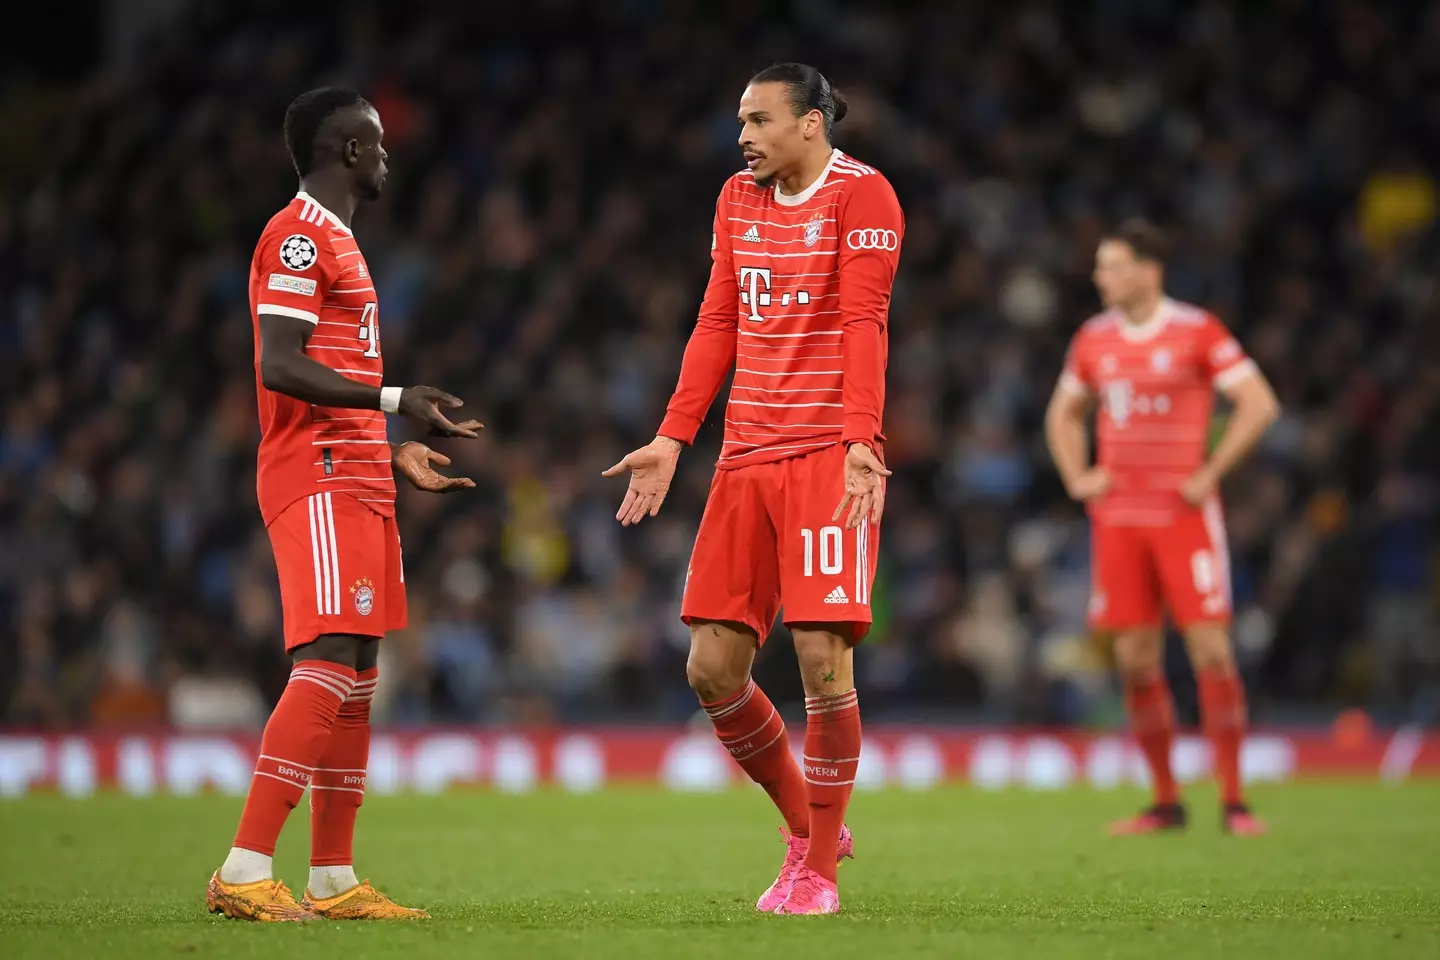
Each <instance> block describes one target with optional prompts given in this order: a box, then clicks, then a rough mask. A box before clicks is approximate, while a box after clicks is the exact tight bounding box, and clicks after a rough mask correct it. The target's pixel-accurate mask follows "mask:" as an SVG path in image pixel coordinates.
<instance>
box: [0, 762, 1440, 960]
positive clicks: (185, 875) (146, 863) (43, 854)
mask: <svg viewBox="0 0 1440 960" xmlns="http://www.w3.org/2000/svg"><path fill="white" fill-rule="evenodd" d="M1256 799H1257V801H1258V804H1259V806H1260V807H1261V809H1262V810H1263V812H1264V813H1265V814H1266V815H1267V816H1268V818H1269V819H1270V821H1271V825H1272V827H1273V828H1274V833H1273V834H1272V835H1271V836H1269V837H1266V838H1262V839H1258V840H1235V839H1231V838H1227V837H1224V836H1222V835H1221V834H1220V832H1219V830H1218V827H1217V825H1216V822H1215V818H1214V816H1213V810H1214V802H1215V800H1214V795H1213V793H1209V794H1207V793H1203V792H1200V791H1195V792H1193V793H1192V796H1191V800H1192V806H1191V810H1192V815H1194V818H1195V823H1194V826H1192V828H1191V830H1190V832H1189V833H1188V834H1186V835H1183V836H1167V837H1146V838H1135V839H1128V840H1110V839H1107V838H1105V837H1104V836H1103V830H1102V827H1103V824H1104V823H1105V822H1106V820H1107V819H1108V818H1110V817H1112V816H1114V815H1118V814H1121V813H1125V812H1129V811H1130V810H1131V809H1133V808H1134V807H1136V806H1138V805H1139V804H1140V803H1141V802H1142V800H1143V798H1142V797H1141V796H1139V795H1138V794H1133V793H1095V792H1088V791H1073V792H1064V793H1050V794H1034V793H979V792H973V791H968V790H946V791H939V792H933V793H923V794H907V793H901V792H883V793H862V794H858V795H857V796H856V800H855V803H854V805H853V808H852V812H851V817H850V823H851V825H852V827H853V828H854V830H855V834H856V842H857V847H858V853H859V859H858V860H856V861H853V862H850V863H847V864H846V865H845V866H844V867H842V868H841V890H842V894H843V896H844V911H845V912H844V913H843V914H842V915H841V916H839V917H823V918H782V917H772V916H758V915H756V914H755V913H754V911H753V909H752V905H753V903H754V900H755V897H756V896H757V895H758V894H759V893H760V891H761V890H762V889H764V887H765V886H766V884H767V883H768V882H769V881H770V880H771V878H772V877H773V876H774V871H775V870H776V868H777V867H778V866H779V862H780V859H781V857H782V855H783V852H784V849H783V847H782V846H781V844H780V842H779V838H778V835H777V834H776V833H775V832H774V831H775V827H774V823H775V817H774V815H773V813H771V811H770V810H769V809H768V805H767V801H766V800H765V798H764V796H763V795H761V794H760V793H759V792H758V791H753V790H746V791H737V792H732V793H725V794H718V795H688V796H676V795H667V794H662V793H659V792H651V791H643V790H633V791H619V790H616V791H610V792H606V793H602V794H597V795H590V796H571V795H563V794H552V793H544V794H533V795H527V796H501V795H491V794H478V793H469V794H466V793H460V794H451V795H447V796H442V797H375V798H372V799H371V800H370V801H369V802H368V803H367V804H366V806H365V809H364V810H363V811H362V813H361V819H360V840H359V843H358V848H357V854H358V856H359V860H360V863H359V868H360V871H361V874H362V876H368V877H370V878H372V879H373V880H374V881H375V882H376V885H377V886H379V887H381V889H383V890H386V891H388V892H390V893H392V894H394V895H395V896H396V897H397V898H399V899H401V900H403V901H405V902H412V903H416V904H420V905H424V906H427V907H429V908H430V909H431V910H432V911H433V912H434V914H435V920H433V921H431V922H429V923H426V924H409V925H389V926H381V925H369V926H367V925H363V924H338V923H330V924H312V925H309V926H305V927H291V926H288V925H287V926H268V925H267V926H259V925H252V924H244V923H237V922H233V921H224V920H220V919H218V918H212V917H210V916H208V915H207V914H206V913H205V911H204V892H205V881H206V879H207V878H208V877H209V875H210V872H211V871H212V870H213V869H214V868H215V866H216V865H217V863H218V862H219V860H220V858H221V857H222V856H223V854H224V852H225V849H226V848H227V847H228V846H229V840H230V836H231V833H232V831H233V828H234V821H235V818H236V816H237V814H238V812H239V803H238V802H237V801H236V800H234V799H229V798H226V799H220V798H214V797H210V798H193V799H175V798H165V799H148V800H133V799H125V798H120V797H104V798H99V799H95V800H90V801H67V800H63V799H60V798H56V797H35V798H30V799H25V800H19V801H0V956H4V957H6V958H22V957H46V958H55V957H59V958H63V957H93V958H96V960H99V958H105V960H110V958H130V957H144V958H147V960H156V958H164V957H169V956H173V955H188V954H194V955H197V956H202V957H262V958H266V960H274V958H277V957H298V956H316V957H378V958H389V957H404V958H406V960H421V958H428V957H447V958H448V957H471V956H475V957H533V956H539V957H547V958H558V957H586V958H602V960H603V958H625V960H639V958H646V957H666V958H691V957H724V958H733V957H751V956H753V957H766V958H770V957H779V956H783V955H785V954H786V952H787V951H789V952H790V953H791V954H792V955H795V956H806V957H809V956H814V957H817V958H822V960H829V958H837V957H866V958H875V957H879V958H884V960H891V958H898V957H946V958H958V957H976V958H985V960H995V958H1003V957H1041V958H1045V960H1055V958H1068V957H1081V958H1087V960H1088V958H1100V957H1107V958H1108V957H1117V958H1118V957H1137V958H1143V960H1180V958H1186V957H1205V958H1207V960H1214V958H1222V960H1236V958H1241V957H1264V958H1266V960H1282V958H1289V957H1303V958H1305V960H1320V958H1325V957H1336V958H1341V957H1343V958H1345V960H1355V958H1361V957H1363V958H1383V957H1426V956H1428V957H1440V784H1423V785H1422V784H1416V785H1409V786H1404V787H1397V788H1386V787H1381V786H1370V785H1356V784H1343V785H1342V784H1307V785H1297V786H1287V787H1272V788H1269V789H1266V790H1263V791H1262V792H1260V793H1258V795H1257V797H1256ZM304 811H305V807H304V805H303V804H302V806H301V808H300V810H299V811H297V815H296V816H295V817H294V818H293V819H292V821H291V829H290V830H289V832H288V833H287V835H286V836H285V837H284V839H283V840H282V843H281V849H280V851H279V855H278V858H277V866H278V868H279V870H280V873H281V876H282V878H284V879H287V880H289V881H290V882H291V884H292V885H293V886H295V887H297V888H301V887H303V886H304V881H305V868H306V843H307V825H306V819H307V818H306V817H305V816H304Z"/></svg>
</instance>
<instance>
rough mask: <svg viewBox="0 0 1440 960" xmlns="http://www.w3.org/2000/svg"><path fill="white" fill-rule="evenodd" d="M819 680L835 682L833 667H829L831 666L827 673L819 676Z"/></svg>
mask: <svg viewBox="0 0 1440 960" xmlns="http://www.w3.org/2000/svg"><path fill="white" fill-rule="evenodd" d="M820 682H821V683H834V682H835V668H834V667H831V668H830V671H829V672H828V673H825V674H823V675H822V676H821V677H820Z"/></svg>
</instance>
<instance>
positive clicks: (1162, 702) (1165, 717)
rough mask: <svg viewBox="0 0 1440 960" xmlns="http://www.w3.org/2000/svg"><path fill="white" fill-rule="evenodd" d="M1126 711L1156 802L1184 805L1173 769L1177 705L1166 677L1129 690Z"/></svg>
mask: <svg viewBox="0 0 1440 960" xmlns="http://www.w3.org/2000/svg"><path fill="white" fill-rule="evenodd" d="M1125 710H1126V712H1127V713H1128V714H1129V715H1130V728H1131V729H1132V730H1133V731H1134V733H1135V740H1136V741H1137V742H1138V743H1139V744H1140V751H1141V753H1143V754H1144V755H1145V763H1146V764H1147V765H1148V766H1149V767H1150V780H1151V782H1152V783H1153V784H1154V785H1155V802H1156V803H1157V804H1172V803H1179V802H1180V792H1179V790H1177V789H1176V787H1175V774H1174V773H1173V772H1172V771H1171V769H1170V747H1171V744H1173V743H1174V741H1175V704H1174V703H1173V702H1172V701H1171V699H1170V688H1169V687H1168V686H1167V685H1166V684H1165V678H1164V677H1162V676H1160V675H1158V674H1157V675H1155V676H1153V677H1150V678H1149V679H1146V680H1142V681H1139V682H1138V683H1132V684H1130V685H1129V686H1127V687H1126V688H1125Z"/></svg>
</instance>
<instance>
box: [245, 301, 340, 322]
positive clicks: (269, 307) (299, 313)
mask: <svg viewBox="0 0 1440 960" xmlns="http://www.w3.org/2000/svg"><path fill="white" fill-rule="evenodd" d="M255 313H256V315H257V316H258V315H259V314H262V313H273V314H275V315H276V316H277V317H294V318H295V319H296V320H309V321H310V322H311V323H314V324H317V325H318V324H319V323H320V314H318V313H312V312H310V311H309V310H301V309H299V308H298V307H282V306H281V305H280V304H278V303H257V304H256V305H255ZM346 326H349V324H346Z"/></svg>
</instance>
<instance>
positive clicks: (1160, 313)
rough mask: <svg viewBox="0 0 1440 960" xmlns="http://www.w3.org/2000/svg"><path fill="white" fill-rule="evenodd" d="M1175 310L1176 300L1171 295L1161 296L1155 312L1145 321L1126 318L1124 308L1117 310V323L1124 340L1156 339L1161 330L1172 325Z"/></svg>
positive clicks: (1142, 341) (1144, 340)
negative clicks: (1135, 321) (1132, 321)
mask: <svg viewBox="0 0 1440 960" xmlns="http://www.w3.org/2000/svg"><path fill="white" fill-rule="evenodd" d="M1174 312H1175V302H1174V301H1173V300H1171V299H1170V298H1169V297H1161V298H1160V302H1159V303H1157V304H1156V305H1155V312H1154V313H1153V314H1151V315H1150V319H1149V320H1146V321H1145V322H1144V323H1131V322H1130V321H1129V320H1126V319H1125V311H1123V310H1120V311H1117V312H1116V317H1115V323H1116V325H1117V329H1118V330H1119V331H1120V338H1121V339H1122V340H1127V341H1129V342H1130V343H1144V342H1146V341H1147V340H1154V339H1155V338H1156V337H1158V336H1159V335H1160V331H1162V330H1164V329H1165V328H1166V327H1167V326H1169V325H1170V317H1171V316H1172V315H1173V314H1174Z"/></svg>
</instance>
